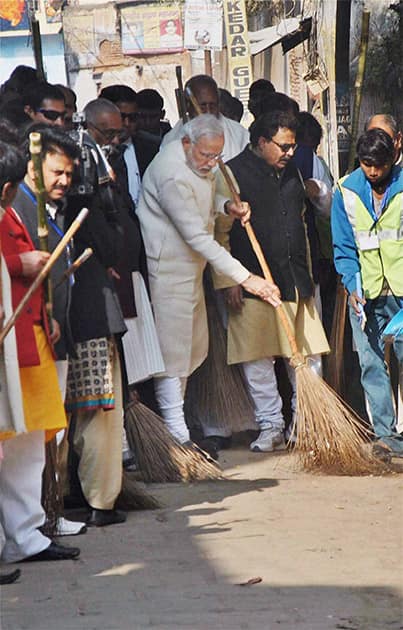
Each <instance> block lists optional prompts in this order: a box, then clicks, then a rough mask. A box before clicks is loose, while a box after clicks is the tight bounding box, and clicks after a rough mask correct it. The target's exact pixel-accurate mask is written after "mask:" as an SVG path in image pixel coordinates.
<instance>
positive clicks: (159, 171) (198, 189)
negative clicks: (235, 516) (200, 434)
mask: <svg viewBox="0 0 403 630" xmlns="http://www.w3.org/2000/svg"><path fill="white" fill-rule="evenodd" d="M223 146H224V132H223V127H222V125H221V123H220V121H219V120H217V118H216V117H215V116H212V115H210V114H203V115H201V116H197V117H196V118H194V119H193V120H191V121H190V122H189V123H187V124H186V125H185V126H184V129H183V136H182V139H181V140H177V141H174V142H172V143H169V144H168V146H167V147H166V148H164V149H163V150H162V151H161V152H160V153H159V154H158V155H157V156H156V158H155V159H154V160H153V162H152V164H151V165H150V167H149V168H148V170H147V172H146V173H145V176H144V179H143V192H142V195H141V198H140V202H139V207H138V216H139V219H140V224H141V228H142V234H143V238H144V243H145V248H146V254H147V264H148V273H149V281H150V290H151V299H152V304H153V307H154V313H155V320H156V327H157V332H158V334H159V338H160V343H161V350H162V354H163V357H164V362H165V366H166V372H165V374H164V375H163V376H162V377H161V378H157V379H156V383H155V389H156V397H157V400H158V403H159V406H160V409H161V412H162V416H163V418H164V420H165V422H166V424H167V426H168V428H169V430H170V432H171V433H172V435H174V437H176V438H177V439H178V441H179V442H180V443H182V444H184V443H186V442H188V441H189V431H188V428H187V426H186V423H185V418H184V413H183V398H184V391H185V388H186V380H187V377H188V376H189V375H190V374H191V373H192V372H193V371H194V370H195V369H196V368H197V367H198V366H199V365H200V364H201V363H202V362H203V361H204V359H205V358H206V356H207V350H208V329H207V318H206V309H205V303H204V294H203V284H202V274H203V270H204V267H205V265H206V263H207V262H209V263H210V264H211V265H212V266H213V267H214V268H215V270H216V271H218V272H221V273H224V274H226V275H228V276H230V277H231V278H232V279H233V281H234V282H235V283H237V284H242V286H243V287H244V288H245V289H246V290H248V291H249V292H250V293H252V294H254V295H257V296H259V297H261V298H262V299H263V300H265V301H268V302H270V303H271V304H272V305H274V306H277V305H278V304H279V303H280V300H279V293H278V289H277V287H276V286H275V285H274V284H273V283H271V282H267V281H265V280H263V279H262V278H259V277H258V276H256V275H252V274H251V273H250V272H249V271H248V270H247V269H246V268H245V267H244V266H243V265H241V263H239V262H238V261H237V260H235V259H234V258H233V257H232V256H231V255H230V254H229V253H228V252H226V251H225V249H224V248H222V247H221V246H219V245H218V243H216V242H215V241H214V238H213V221H214V214H215V213H216V210H215V207H218V209H220V208H221V211H224V208H225V210H226V211H227V212H228V213H231V214H232V215H233V216H236V217H238V218H242V220H244V219H247V218H248V216H249V208H248V206H247V205H245V204H238V203H234V202H231V201H229V199H228V198H221V199H220V200H218V201H219V204H218V205H217V203H215V191H214V175H213V173H212V169H213V168H214V166H215V165H216V163H217V160H218V159H219V158H220V155H221V152H222V149H223Z"/></svg>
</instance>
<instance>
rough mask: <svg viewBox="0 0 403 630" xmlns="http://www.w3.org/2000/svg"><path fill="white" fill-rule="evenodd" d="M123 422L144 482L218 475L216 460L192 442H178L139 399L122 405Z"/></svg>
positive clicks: (216, 476)
mask: <svg viewBox="0 0 403 630" xmlns="http://www.w3.org/2000/svg"><path fill="white" fill-rule="evenodd" d="M125 426H126V432H127V439H128V441H129V445H130V448H131V449H132V450H133V451H134V452H135V454H136V458H137V462H138V465H139V469H140V470H141V473H142V476H143V479H144V481H145V482H157V483H162V482H168V481H206V480H213V479H222V478H223V477H222V472H221V469H220V467H219V466H218V464H216V462H214V460H213V459H211V458H210V457H209V455H208V454H207V453H204V451H202V450H201V449H198V448H197V447H196V446H195V445H192V446H184V445H182V444H179V442H177V441H176V440H175V439H174V438H173V436H172V435H171V433H170V432H169V431H168V429H167V428H166V426H165V423H164V421H163V419H162V418H161V417H160V416H158V415H157V414H156V413H154V412H153V411H151V409H148V407H146V406H145V405H143V404H142V403H141V402H135V401H133V402H131V403H130V404H129V405H127V407H126V413H125Z"/></svg>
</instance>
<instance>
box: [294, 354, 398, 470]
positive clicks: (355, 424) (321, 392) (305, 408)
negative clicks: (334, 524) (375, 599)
mask: <svg viewBox="0 0 403 630" xmlns="http://www.w3.org/2000/svg"><path fill="white" fill-rule="evenodd" d="M296 381H297V423H298V429H297V436H296V448H297V455H298V457H299V460H300V462H301V465H302V468H303V469H305V470H307V471H310V472H322V473H327V474H336V475H369V474H382V473H385V472H389V471H390V468H389V467H387V466H386V465H385V464H384V463H383V462H381V461H380V460H379V459H377V458H376V457H375V456H374V455H373V454H372V453H371V451H370V446H369V444H368V442H369V440H370V437H371V432H370V431H369V430H368V429H367V428H366V427H365V426H364V425H363V421H362V420H361V419H360V418H359V416H358V415H357V414H356V413H355V412H354V411H353V410H352V409H350V408H349V407H348V406H347V405H346V403H345V402H344V401H343V400H342V399H341V398H340V396H338V394H337V393H336V392H335V391H333V389H332V388H331V387H329V385H328V384H327V383H325V381H324V380H323V379H322V378H320V376H318V375H317V374H316V373H315V372H313V370H311V369H310V367H309V366H308V365H307V364H306V363H305V364H303V365H299V366H298V367H297V368H296Z"/></svg>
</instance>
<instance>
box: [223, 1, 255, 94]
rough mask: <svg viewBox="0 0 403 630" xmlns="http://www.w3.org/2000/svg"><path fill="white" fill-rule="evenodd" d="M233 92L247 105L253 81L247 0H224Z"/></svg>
mask: <svg viewBox="0 0 403 630" xmlns="http://www.w3.org/2000/svg"><path fill="white" fill-rule="evenodd" d="M223 6H224V19H225V32H226V36H227V52H228V67H229V77H230V85H231V93H232V95H233V96H235V97H236V98H239V100H240V101H242V103H244V104H245V105H246V104H247V103H248V98H249V87H250V85H251V83H252V81H253V78H252V62H251V56H250V47H249V36H248V21H247V18H246V7H245V0H224V3H223Z"/></svg>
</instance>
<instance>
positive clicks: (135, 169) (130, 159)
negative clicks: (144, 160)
mask: <svg viewBox="0 0 403 630" xmlns="http://www.w3.org/2000/svg"><path fill="white" fill-rule="evenodd" d="M126 146H127V149H126V150H125V152H124V154H123V157H124V160H125V163H126V168H127V179H128V183H129V193H130V197H131V198H132V200H133V202H134V205H135V206H136V207H137V205H138V201H139V197H140V190H141V179H140V169H139V165H138V162H137V157H136V150H135V148H134V145H133V142H132V141H131V140H128V142H126Z"/></svg>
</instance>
